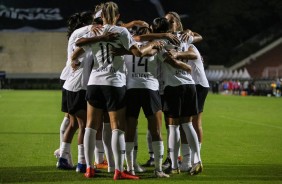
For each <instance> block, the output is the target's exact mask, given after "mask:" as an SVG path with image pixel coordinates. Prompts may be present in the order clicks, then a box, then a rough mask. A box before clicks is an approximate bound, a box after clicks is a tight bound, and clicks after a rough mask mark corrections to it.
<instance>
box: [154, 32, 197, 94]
mask: <svg viewBox="0 0 282 184" xmlns="http://www.w3.org/2000/svg"><path fill="white" fill-rule="evenodd" d="M178 36H179V34H178ZM188 45H189V44H188V43H187V42H181V44H180V47H179V48H178V50H179V51H186V50H188ZM163 53H164V52H162V53H160V55H161V57H160V59H161V61H162V66H161V72H162V74H161V75H162V76H161V77H162V83H163V84H162V85H163V88H165V87H166V86H180V85H185V84H195V82H194V80H193V79H192V76H191V74H190V73H188V72H186V71H184V70H181V69H177V68H174V67H172V66H171V65H170V64H168V63H163V60H164V58H163V57H162V55H163ZM183 62H185V61H183ZM186 63H187V62H186ZM160 90H161V89H160Z"/></svg>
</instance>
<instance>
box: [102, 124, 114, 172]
mask: <svg viewBox="0 0 282 184" xmlns="http://www.w3.org/2000/svg"><path fill="white" fill-rule="evenodd" d="M103 125H104V126H103V132H102V140H103V143H104V151H105V155H106V157H107V161H108V170H110V168H114V167H115V161H114V154H113V150H112V130H111V125H110V123H103Z"/></svg>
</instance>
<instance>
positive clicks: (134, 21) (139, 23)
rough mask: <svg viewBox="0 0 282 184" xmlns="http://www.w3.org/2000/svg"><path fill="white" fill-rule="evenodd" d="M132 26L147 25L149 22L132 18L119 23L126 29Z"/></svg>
mask: <svg viewBox="0 0 282 184" xmlns="http://www.w3.org/2000/svg"><path fill="white" fill-rule="evenodd" d="M133 26H139V27H149V24H148V23H147V22H145V21H142V20H133V21H131V22H128V23H123V24H121V27H125V28H127V29H129V28H132V27H133Z"/></svg>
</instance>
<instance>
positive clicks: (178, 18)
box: [167, 11, 183, 31]
mask: <svg viewBox="0 0 282 184" xmlns="http://www.w3.org/2000/svg"><path fill="white" fill-rule="evenodd" d="M167 14H170V15H172V16H173V17H174V19H175V20H176V21H177V24H178V25H179V26H178V30H177V31H183V26H182V23H181V19H180V16H179V15H178V13H176V12H172V11H171V12H168V13H167Z"/></svg>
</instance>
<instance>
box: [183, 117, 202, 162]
mask: <svg viewBox="0 0 282 184" xmlns="http://www.w3.org/2000/svg"><path fill="white" fill-rule="evenodd" d="M182 128H183V130H184V132H185V135H186V138H187V140H188V143H189V145H190V148H191V151H192V152H191V156H192V158H191V160H192V164H194V155H195V156H196V157H197V158H196V159H197V160H199V161H201V155H200V148H199V140H198V136H197V133H196V131H195V129H194V128H193V125H192V122H188V123H183V124H182Z"/></svg>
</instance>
